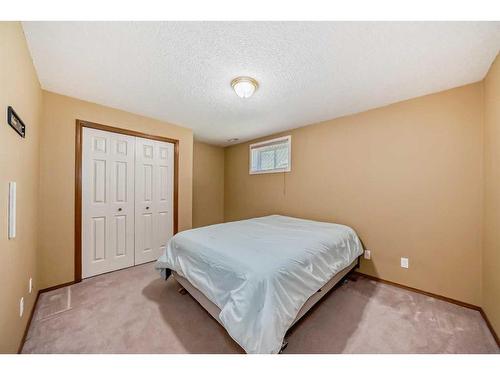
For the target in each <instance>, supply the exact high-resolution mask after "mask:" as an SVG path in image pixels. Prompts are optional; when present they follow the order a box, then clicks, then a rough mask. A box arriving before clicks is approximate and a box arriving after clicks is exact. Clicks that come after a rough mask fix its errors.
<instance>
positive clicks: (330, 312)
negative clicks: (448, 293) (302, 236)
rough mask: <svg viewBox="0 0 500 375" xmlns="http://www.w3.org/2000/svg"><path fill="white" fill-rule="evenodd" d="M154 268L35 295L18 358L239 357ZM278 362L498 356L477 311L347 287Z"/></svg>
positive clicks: (301, 328)
mask: <svg viewBox="0 0 500 375" xmlns="http://www.w3.org/2000/svg"><path fill="white" fill-rule="evenodd" d="M178 288H179V285H178V284H177V282H175V281H174V280H173V279H172V278H170V279H169V280H168V281H167V282H165V281H163V280H161V279H160V278H159V276H158V274H157V273H156V272H155V271H154V269H153V264H152V263H149V264H145V265H142V266H138V267H133V268H129V269H126V270H122V271H117V272H113V273H109V274H106V275H101V276H98V277H94V278H91V279H88V280H85V281H83V282H82V283H80V284H76V285H73V286H70V287H65V288H61V289H58V290H55V291H52V292H48V293H44V294H42V295H41V296H40V299H39V301H38V305H37V308H36V311H35V315H34V317H33V321H32V324H31V327H30V330H29V332H28V337H27V341H26V343H25V345H24V348H23V353H242V350H241V349H240V348H239V346H238V345H237V344H235V343H234V342H233V341H232V339H231V338H230V337H229V335H228V334H227V333H226V332H225V330H224V329H223V328H222V327H221V326H220V325H219V324H218V323H217V322H216V321H215V320H214V319H212V318H211V317H210V315H208V313H206V312H205V311H204V310H203V308H202V307H200V306H199V305H198V304H197V302H196V301H195V300H193V298H192V297H191V296H190V295H181V294H179V293H177V289H178ZM287 340H288V342H289V344H288V347H287V348H286V350H285V353H499V348H498V347H497V345H496V344H495V341H494V339H493V337H492V336H491V333H490V332H489V331H488V328H487V326H486V324H485V323H484V321H483V319H482V318H481V316H480V314H479V313H478V312H477V311H473V310H470V309H466V308H463V307H459V306H456V305H453V304H450V303H447V302H443V301H440V300H436V299H433V298H429V297H426V296H423V295H420V294H416V293H412V292H409V291H406V290H404V289H400V288H396V287H393V286H389V285H385V284H381V283H377V282H374V281H371V280H369V279H366V278H364V277H357V278H356V279H350V280H349V281H348V282H347V283H346V284H343V285H341V286H340V287H339V288H337V289H336V290H334V291H333V292H331V293H330V294H328V295H327V296H326V298H324V299H323V300H322V301H321V302H320V303H319V304H318V305H317V306H316V307H315V308H313V310H311V311H310V312H309V313H308V314H307V315H306V316H305V317H304V318H303V319H302V320H301V321H300V322H299V323H298V324H297V325H296V326H295V327H294V328H293V329H292V330H291V331H290V332H289V334H288V337H287Z"/></svg>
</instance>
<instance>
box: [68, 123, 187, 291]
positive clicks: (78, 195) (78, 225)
mask: <svg viewBox="0 0 500 375" xmlns="http://www.w3.org/2000/svg"><path fill="white" fill-rule="evenodd" d="M83 128H91V129H97V130H104V131H107V132H112V133H118V134H124V135H130V136H132V137H141V138H146V139H152V140H155V141H161V142H168V143H172V144H173V145H174V234H176V233H177V232H178V229H179V140H178V139H173V138H167V137H162V136H159V135H152V134H146V133H141V132H138V131H135V130H129V129H122V128H116V127H113V126H108V125H102V124H97V123H95V122H90V121H84V120H78V119H77V120H76V134H75V153H76V155H75V280H74V282H80V281H82V141H83Z"/></svg>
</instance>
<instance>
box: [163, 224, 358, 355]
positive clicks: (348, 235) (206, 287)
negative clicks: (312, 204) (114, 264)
mask: <svg viewBox="0 0 500 375" xmlns="http://www.w3.org/2000/svg"><path fill="white" fill-rule="evenodd" d="M361 253H362V246H361V243H360V241H359V239H358V237H357V235H356V233H355V231H354V230H353V229H351V228H349V227H347V226H344V225H338V224H330V223H323V222H317V221H310V220H302V219H296V218H292V217H287V216H279V215H272V216H266V217H261V218H256V219H250V220H242V221H235V222H230V223H225V224H217V225H211V226H208V227H202V228H198V229H192V230H187V231H184V232H181V233H178V234H176V235H175V236H174V237H172V239H171V240H170V242H169V244H168V246H167V249H166V251H165V254H164V255H162V256H161V257H160V258H159V259H158V261H157V264H156V268H157V269H160V270H164V269H165V268H169V269H171V270H175V271H176V272H177V273H178V274H179V275H181V276H183V277H185V278H186V279H187V280H189V281H190V282H191V283H192V284H193V285H194V286H195V287H196V288H197V289H199V290H200V291H201V292H202V293H203V294H204V295H205V296H206V297H207V298H208V299H209V300H210V301H212V302H213V303H214V304H216V305H217V306H218V307H219V308H220V309H221V313H220V315H219V318H220V320H221V322H222V324H223V325H224V327H225V328H226V330H227V332H228V333H229V334H230V335H231V337H232V338H233V339H234V340H235V341H236V342H237V343H238V344H239V345H240V346H241V347H242V348H243V349H245V351H246V352H247V353H278V352H279V350H280V348H281V344H282V342H283V338H284V336H285V333H286V331H287V330H288V328H290V325H291V324H292V323H293V321H294V319H295V317H296V316H297V313H298V312H299V310H300V308H301V307H302V306H303V304H304V303H305V302H306V301H307V299H308V298H309V297H311V296H312V295H313V294H314V293H315V292H316V291H317V290H318V289H319V288H321V287H322V286H323V285H324V284H325V283H326V282H328V280H330V279H331V278H332V277H333V276H334V275H335V274H336V273H337V272H339V271H341V270H342V269H344V268H345V267H346V266H348V265H349V264H350V263H352V262H353V261H354V259H356V257H357V256H359V255H360V254H361Z"/></svg>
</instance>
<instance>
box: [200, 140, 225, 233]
mask: <svg viewBox="0 0 500 375" xmlns="http://www.w3.org/2000/svg"><path fill="white" fill-rule="evenodd" d="M223 221H224V149H223V148H222V147H217V146H211V145H208V144H206V143H201V142H194V148H193V227H195V228H196V227H202V226H204V225H210V224H217V223H222V222H223Z"/></svg>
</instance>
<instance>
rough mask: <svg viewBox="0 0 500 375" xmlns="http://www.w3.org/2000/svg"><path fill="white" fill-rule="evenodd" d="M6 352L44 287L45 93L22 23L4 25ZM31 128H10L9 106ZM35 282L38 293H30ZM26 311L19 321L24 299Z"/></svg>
mask: <svg viewBox="0 0 500 375" xmlns="http://www.w3.org/2000/svg"><path fill="white" fill-rule="evenodd" d="M0 46H1V48H0V111H1V115H0V119H1V121H0V353H13V352H16V351H17V350H18V347H19V344H20V342H21V338H22V336H23V333H24V329H25V327H26V324H27V322H28V318H29V315H30V311H31V309H32V307H33V303H34V301H35V298H36V294H37V292H38V288H39V280H38V274H37V264H36V262H37V256H38V254H37V224H38V222H37V214H38V202H39V201H38V171H39V166H38V148H39V128H40V108H41V100H42V91H41V89H40V85H39V83H38V78H37V76H36V73H35V70H34V68H33V64H32V62H31V56H30V54H29V51H28V48H27V45H26V41H25V39H24V33H23V30H22V28H21V25H20V24H19V23H18V22H0ZM9 105H10V106H12V107H13V108H14V109H15V111H16V112H17V113H18V114H19V116H20V117H21V119H22V120H23V121H24V123H25V124H26V138H25V139H23V138H21V137H20V136H19V135H17V133H16V132H15V131H14V130H13V129H12V128H10V126H8V125H7V121H6V118H7V106H9ZM9 181H15V182H16V183H17V235H16V238H15V239H12V240H9V239H7V206H8V200H7V197H8V183H9ZM30 277H33V282H34V290H33V292H32V293H31V294H29V293H28V280H29V278H30ZM21 297H24V304H25V306H24V307H25V311H24V316H23V317H22V318H20V317H19V300H20V298H21Z"/></svg>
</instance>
